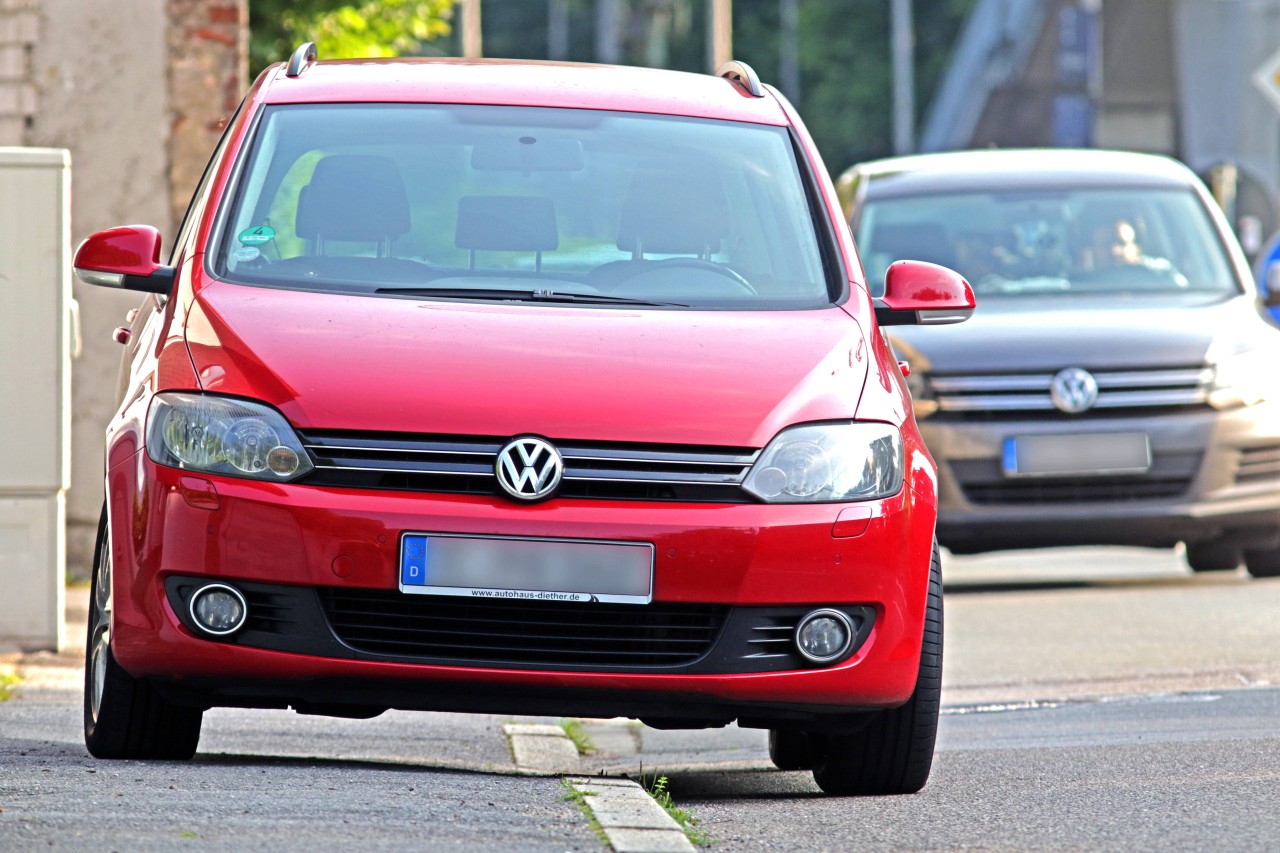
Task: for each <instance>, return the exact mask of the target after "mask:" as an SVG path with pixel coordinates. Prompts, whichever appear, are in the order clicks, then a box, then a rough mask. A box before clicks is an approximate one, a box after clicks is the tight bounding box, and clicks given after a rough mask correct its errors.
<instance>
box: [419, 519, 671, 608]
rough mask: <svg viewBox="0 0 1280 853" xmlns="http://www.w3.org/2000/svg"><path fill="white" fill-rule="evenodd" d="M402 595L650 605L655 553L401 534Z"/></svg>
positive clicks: (599, 544) (598, 544)
mask: <svg viewBox="0 0 1280 853" xmlns="http://www.w3.org/2000/svg"><path fill="white" fill-rule="evenodd" d="M400 591H401V592H405V593H409V594H412V595H460V596H466V597H469V598H500V599H509V600H521V601H604V602H613V603H620V604H648V603H649V602H650V601H652V600H653V545H651V544H649V543H647V542H607V541H599V540H589V539H540V538H539V539H533V538H520V537H506V536H464V535H455V534H440V533H405V534H403V535H402V536H401V538H400Z"/></svg>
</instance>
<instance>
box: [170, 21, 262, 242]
mask: <svg viewBox="0 0 1280 853" xmlns="http://www.w3.org/2000/svg"><path fill="white" fill-rule="evenodd" d="M165 7H166V12H167V14H168V19H169V32H168V44H169V57H170V61H169V103H170V128H169V183H170V204H171V206H172V209H173V219H174V221H175V222H178V221H180V220H181V218H182V214H183V212H184V211H185V210H186V207H187V202H188V201H189V200H190V198H191V192H192V190H194V189H195V186H196V184H197V183H199V181H200V175H201V173H202V172H203V170H204V166H205V163H206V161H207V160H208V158H209V154H210V153H211V152H212V151H213V148H214V146H215V145H216V144H217V142H218V137H219V136H221V134H222V128H223V127H224V126H225V124H226V122H227V120H228V119H230V118H231V116H232V114H233V113H234V112H235V110H236V106H237V105H239V103H240V98H241V97H242V96H243V95H244V91H245V89H246V88H248V81H247V80H246V79H245V78H246V76H247V74H248V65H249V28H248V22H249V9H248V0H165Z"/></svg>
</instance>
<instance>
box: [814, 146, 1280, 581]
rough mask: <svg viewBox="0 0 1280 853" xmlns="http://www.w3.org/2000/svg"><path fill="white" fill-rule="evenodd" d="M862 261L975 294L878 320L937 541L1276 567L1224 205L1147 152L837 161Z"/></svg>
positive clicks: (1259, 426) (1250, 349)
mask: <svg viewBox="0 0 1280 853" xmlns="http://www.w3.org/2000/svg"><path fill="white" fill-rule="evenodd" d="M839 189H840V192H841V194H842V200H843V201H844V204H845V209H846V212H847V214H848V216H849V217H850V222H851V224H852V226H853V229H854V233H855V235H856V236H857V243H858V246H859V249H860V251H861V252H862V260H863V263H864V264H865V265H866V273H867V276H868V281H872V282H878V281H883V279H884V273H885V269H886V268H887V266H888V265H889V264H890V263H891V262H892V261H895V260H898V259H903V258H911V259H914V260H923V261H931V262H934V263H937V264H942V265H944V266H949V267H952V268H954V269H956V270H958V271H959V272H960V273H961V274H962V275H964V276H965V277H966V278H968V280H969V281H970V283H971V284H972V285H973V289H974V291H975V293H976V294H977V299H978V309H977V311H976V312H975V314H974V317H973V319H972V321H970V322H969V323H966V324H965V325H964V326H963V327H957V328H955V329H954V330H952V329H948V328H939V329H928V330H922V331H924V334H920V333H918V332H917V329H915V328H909V327H905V326H900V327H896V328H893V329H889V330H888V332H889V334H890V337H891V340H892V342H893V344H894V347H895V348H896V350H897V351H898V353H899V357H900V358H902V359H904V361H905V363H906V364H907V365H908V367H909V370H910V375H909V376H908V379H907V381H908V383H909V384H910V385H911V387H912V391H913V392H914V395H915V400H916V403H915V405H916V418H917V419H918V421H919V424H920V431H921V433H923V435H924V438H925V441H926V443H927V444H928V446H929V448H930V450H931V451H932V453H933V455H934V457H935V458H936V460H937V462H938V469H939V477H940V479H941V484H940V489H939V500H940V516H939V519H938V538H939V540H940V541H941V543H942V544H943V545H945V546H947V547H948V548H950V549H951V550H952V551H953V552H957V553H974V552H980V551H994V550H1001V549H1008V548H1029V547H1041V546H1059V545H1093V544H1116V545H1139V546H1151V547H1172V546H1174V545H1176V544H1177V543H1178V542H1183V543H1185V546H1186V557H1187V562H1188V563H1189V564H1190V566H1191V568H1192V569H1194V570H1196V571H1220V570H1230V569H1235V568H1236V567H1238V566H1239V565H1240V563H1241V561H1242V560H1243V562H1244V564H1245V565H1246V567H1247V568H1248V570H1249V572H1250V573H1251V574H1252V575H1254V576H1257V577H1272V576H1277V575H1280V384H1278V380H1277V377H1280V330H1277V329H1276V328H1275V326H1273V325H1271V323H1269V322H1268V320H1266V319H1264V317H1265V313H1264V310H1263V308H1262V306H1261V305H1260V303H1259V300H1258V295H1257V293H1256V292H1255V289H1254V286H1253V284H1252V280H1251V277H1250V274H1249V268H1248V265H1247V263H1246V261H1245V259H1244V257H1243V255H1242V254H1241V252H1240V249H1239V246H1238V245H1237V243H1236V241H1235V238H1234V236H1233V235H1232V234H1231V232H1230V229H1229V228H1228V227H1227V224H1226V221H1225V219H1224V218H1223V216H1222V215H1221V213H1220V211H1219V210H1218V208H1217V206H1216V205H1215V203H1214V201H1213V199H1212V197H1211V196H1209V194H1208V193H1207V192H1206V190H1205V188H1204V186H1203V185H1202V184H1201V182H1200V181H1199V179H1198V178H1197V177H1196V176H1195V174H1193V173H1192V172H1191V171H1190V170H1188V169H1187V168H1186V167H1184V166H1182V165H1181V164H1179V163H1176V162H1174V161H1173V160H1169V159H1167V158H1163V157H1156V156H1151V155H1143V154H1132V153H1120V152H1105V151H1074V150H1073V151H1050V150H1031V151H968V152H956V153H949V154H934V155H922V156H917V157H902V158H896V159H892V160H882V161H878V162H872V163H866V164H863V165H859V166H855V167H854V168H852V169H850V170H849V171H848V172H846V173H845V174H844V175H843V176H842V177H841V179H840V182H839Z"/></svg>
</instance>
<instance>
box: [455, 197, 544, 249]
mask: <svg viewBox="0 0 1280 853" xmlns="http://www.w3.org/2000/svg"><path fill="white" fill-rule="evenodd" d="M453 242H454V245H456V246H457V247H458V248H459V249H474V250H480V251H492V252H547V251H550V250H552V249H554V248H556V247H557V246H559V245H560V232H559V231H558V230H557V229H556V208H555V204H554V203H553V202H552V201H551V199H549V198H544V197H541V196H525V195H468V196H463V197H462V198H460V199H458V229H457V232H456V233H455V234H454V238H453Z"/></svg>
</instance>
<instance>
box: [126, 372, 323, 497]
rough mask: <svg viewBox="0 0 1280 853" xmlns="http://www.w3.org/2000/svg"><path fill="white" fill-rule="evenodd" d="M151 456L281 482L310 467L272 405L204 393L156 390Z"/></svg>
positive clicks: (150, 418)
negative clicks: (157, 391) (161, 392)
mask: <svg viewBox="0 0 1280 853" xmlns="http://www.w3.org/2000/svg"><path fill="white" fill-rule="evenodd" d="M147 455H148V456H150V457H151V460H152V461H153V462H156V463H159V464H160V465H168V466H170V467H172V468H182V469H184V470H187V471H203V472H205V473H208V474H225V475H227V476H229V477H248V478H250V479H254V480H270V481H273V482H284V481H286V480H292V479H295V478H297V477H300V476H302V475H303V474H305V473H307V472H308V471H310V470H311V469H312V467H313V466H312V464H311V458H310V457H309V456H307V451H306V450H304V449H303V447H302V442H300V441H299V440H298V436H297V434H296V433H295V432H294V431H293V427H291V426H289V423H288V421H286V420H285V419H284V416H283V415H281V414H280V413H279V412H277V411H276V410H275V409H273V408H271V407H270V406H266V405H263V404H262V403H253V402H250V401H248V400H234V399H230V398H227V397H211V396H207V395H204V394H179V393H164V394H157V395H156V396H155V399H153V400H152V401H151V411H150V412H149V413H148V415H147Z"/></svg>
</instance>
